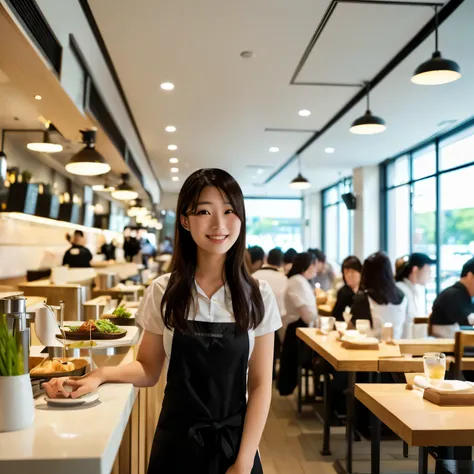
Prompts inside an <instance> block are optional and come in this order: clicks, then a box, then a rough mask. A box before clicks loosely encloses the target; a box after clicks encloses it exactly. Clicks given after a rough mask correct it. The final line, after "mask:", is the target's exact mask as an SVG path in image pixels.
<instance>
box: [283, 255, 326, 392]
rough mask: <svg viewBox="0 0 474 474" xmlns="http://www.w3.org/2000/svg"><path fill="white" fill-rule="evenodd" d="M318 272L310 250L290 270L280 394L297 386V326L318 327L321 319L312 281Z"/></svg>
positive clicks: (286, 294)
mask: <svg viewBox="0 0 474 474" xmlns="http://www.w3.org/2000/svg"><path fill="white" fill-rule="evenodd" d="M315 275H316V258H315V256H314V255H313V254H311V253H299V254H298V255H297V256H296V257H295V260H294V261H293V266H292V268H291V270H290V272H289V273H288V286H287V287H286V292H285V309H286V315H285V317H284V318H283V320H282V322H283V325H284V327H286V334H285V337H284V340H283V350H282V354H281V357H280V373H279V376H278V381H277V388H278V390H279V392H280V395H290V394H291V393H293V391H294V389H295V387H296V385H297V380H298V341H297V337H296V328H298V327H308V326H310V327H312V326H315V323H316V322H317V319H318V310H317V307H316V296H315V294H314V290H313V287H312V286H311V283H310V282H309V280H311V279H312V278H314V277H315ZM310 361H311V354H309V361H308V363H310ZM303 365H304V364H303Z"/></svg>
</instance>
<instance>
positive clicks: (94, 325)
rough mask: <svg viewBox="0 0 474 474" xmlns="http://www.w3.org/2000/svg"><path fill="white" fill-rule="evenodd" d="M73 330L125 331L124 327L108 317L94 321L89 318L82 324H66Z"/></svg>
mask: <svg viewBox="0 0 474 474" xmlns="http://www.w3.org/2000/svg"><path fill="white" fill-rule="evenodd" d="M66 327H67V328H69V331H71V332H96V331H97V332H101V333H106V334H113V333H120V332H124V331H123V329H120V328H119V327H118V326H116V325H115V324H114V323H112V322H111V321H109V320H108V319H98V320H96V321H94V320H93V319H89V321H86V322H85V323H83V324H82V325H81V326H66Z"/></svg>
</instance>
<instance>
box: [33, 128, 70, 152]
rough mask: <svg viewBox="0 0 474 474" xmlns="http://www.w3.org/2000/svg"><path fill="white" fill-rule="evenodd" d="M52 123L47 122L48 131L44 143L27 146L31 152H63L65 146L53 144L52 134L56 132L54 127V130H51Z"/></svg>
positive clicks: (45, 132) (44, 135)
mask: <svg viewBox="0 0 474 474" xmlns="http://www.w3.org/2000/svg"><path fill="white" fill-rule="evenodd" d="M50 125H51V122H46V123H45V127H46V130H45V131H44V134H43V141H42V142H32V143H28V144H27V145H26V148H28V150H31V151H39V152H43V153H59V152H60V151H63V146H62V145H60V144H59V143H52V142H51V132H52V131H54V130H56V129H55V128H54V127H53V130H50Z"/></svg>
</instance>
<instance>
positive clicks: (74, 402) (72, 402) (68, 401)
mask: <svg viewBox="0 0 474 474" xmlns="http://www.w3.org/2000/svg"><path fill="white" fill-rule="evenodd" d="M44 399H45V401H46V402H47V403H48V405H52V406H59V405H61V406H70V407H73V406H79V405H89V404H91V403H94V402H95V401H97V400H98V399H99V392H92V393H86V394H85V395H82V396H81V397H79V398H49V397H44Z"/></svg>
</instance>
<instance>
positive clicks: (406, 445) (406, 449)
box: [403, 441, 408, 458]
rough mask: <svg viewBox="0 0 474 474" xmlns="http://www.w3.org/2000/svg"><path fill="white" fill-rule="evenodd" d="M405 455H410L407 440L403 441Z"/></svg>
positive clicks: (405, 456)
mask: <svg viewBox="0 0 474 474" xmlns="http://www.w3.org/2000/svg"><path fill="white" fill-rule="evenodd" d="M403 457H404V458H407V457H408V443H405V441H403Z"/></svg>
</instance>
